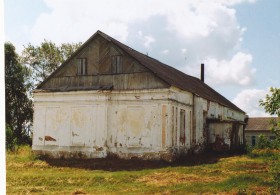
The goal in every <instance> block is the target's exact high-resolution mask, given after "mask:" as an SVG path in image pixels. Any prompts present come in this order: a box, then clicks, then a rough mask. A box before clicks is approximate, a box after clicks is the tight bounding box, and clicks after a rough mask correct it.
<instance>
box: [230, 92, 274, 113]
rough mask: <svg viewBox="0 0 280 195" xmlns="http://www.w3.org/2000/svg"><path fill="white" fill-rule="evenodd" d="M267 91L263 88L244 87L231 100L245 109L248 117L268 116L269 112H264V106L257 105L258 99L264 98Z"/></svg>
mask: <svg viewBox="0 0 280 195" xmlns="http://www.w3.org/2000/svg"><path fill="white" fill-rule="evenodd" d="M268 93H269V91H268V90H263V89H245V90H243V91H241V92H240V93H239V94H238V95H237V96H236V97H235V98H234V99H233V101H232V102H233V103H234V104H235V105H237V106H238V107H239V108H241V109H242V110H243V111H245V112H246V113H247V114H248V115H249V117H263V116H269V114H267V113H265V110H264V108H262V107H261V106H260V105H259V101H260V100H261V99H264V98H265V95H266V94H268Z"/></svg>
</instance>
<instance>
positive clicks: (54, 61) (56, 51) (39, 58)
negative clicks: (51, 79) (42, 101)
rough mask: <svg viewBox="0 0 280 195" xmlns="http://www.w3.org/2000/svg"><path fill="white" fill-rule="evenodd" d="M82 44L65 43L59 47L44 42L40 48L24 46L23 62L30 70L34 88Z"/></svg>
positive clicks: (29, 45) (49, 42)
mask: <svg viewBox="0 0 280 195" xmlns="http://www.w3.org/2000/svg"><path fill="white" fill-rule="evenodd" d="M80 46H81V43H63V44H61V45H59V46H57V45H56V44H55V43H53V42H51V41H47V40H44V41H43V42H42V43H41V44H40V45H39V46H34V45H31V44H30V43H29V44H28V45H27V46H24V50H23V52H22V55H21V62H22V63H23V64H25V65H26V66H27V67H28V68H29V76H30V83H31V84H32V86H33V88H35V87H36V85H37V84H39V83H41V82H42V81H43V80H45V79H46V78H47V77H48V76H49V75H50V74H51V73H52V72H53V71H54V70H56V69H57V68H58V67H59V66H60V65H61V64H62V63H63V62H64V61H65V60H66V59H67V58H69V57H70V56H71V55H72V54H73V53H74V51H75V50H76V49H77V48H78V47H80Z"/></svg>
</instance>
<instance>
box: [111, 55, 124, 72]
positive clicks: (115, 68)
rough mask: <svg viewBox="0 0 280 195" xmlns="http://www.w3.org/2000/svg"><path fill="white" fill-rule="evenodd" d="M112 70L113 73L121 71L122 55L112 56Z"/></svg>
mask: <svg viewBox="0 0 280 195" xmlns="http://www.w3.org/2000/svg"><path fill="white" fill-rule="evenodd" d="M112 72H113V73H115V74H117V73H122V56H120V55H114V56H112Z"/></svg>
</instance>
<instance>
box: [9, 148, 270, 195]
mask: <svg viewBox="0 0 280 195" xmlns="http://www.w3.org/2000/svg"><path fill="white" fill-rule="evenodd" d="M28 151H29V152H28ZM108 161H109V162H108ZM87 163H91V164H90V165H89V164H87ZM157 165H158V166H157ZM267 170H268V168H267V161H266V160H265V159H263V158H258V157H254V158H251V157H249V156H246V155H243V156H230V157H219V158H218V159H217V161H216V162H215V163H210V164H207V163H203V164H197V165H196V164H195V163H194V164H192V165H189V164H188V163H184V162H183V163H179V164H176V163H175V164H174V163H173V164H168V163H162V162H146V161H143V162H142V161H141V162H137V161H124V160H114V159H99V160H92V161H83V160H72V161H71V162H68V161H66V160H61V161H60V160H56V161H55V162H52V161H51V160H47V161H46V160H40V159H39V158H37V157H36V156H33V154H32V153H31V151H30V148H29V149H28V147H27V148H25V149H22V151H21V152H18V153H8V154H7V194H79V193H80V194H193V193H195V194H196V193H206V194H207V193H208V194H214V193H217V194H219V193H222V194H225V193H229V194H237V193H240V192H250V193H254V192H256V193H262V194H269V192H270V188H271V185H272V182H271V181H272V177H271V176H270V175H269V173H268V171H267Z"/></svg>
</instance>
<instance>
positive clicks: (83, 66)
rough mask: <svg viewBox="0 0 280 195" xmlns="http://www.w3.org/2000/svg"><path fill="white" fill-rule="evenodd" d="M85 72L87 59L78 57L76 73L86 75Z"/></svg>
mask: <svg viewBox="0 0 280 195" xmlns="http://www.w3.org/2000/svg"><path fill="white" fill-rule="evenodd" d="M86 74H87V59H86V58H79V59H78V66H77V75H86Z"/></svg>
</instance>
